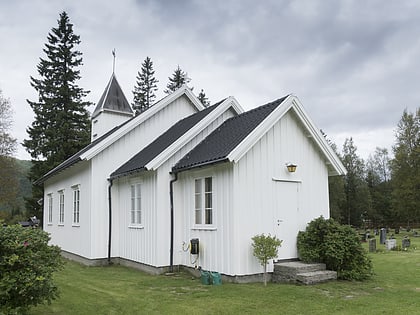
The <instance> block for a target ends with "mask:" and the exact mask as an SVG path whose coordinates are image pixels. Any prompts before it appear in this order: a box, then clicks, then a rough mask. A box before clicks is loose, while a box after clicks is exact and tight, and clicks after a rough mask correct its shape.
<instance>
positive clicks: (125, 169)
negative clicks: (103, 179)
mask: <svg viewBox="0 0 420 315" xmlns="http://www.w3.org/2000/svg"><path fill="white" fill-rule="evenodd" d="M223 101H224V100H222V101H220V102H218V103H216V104H214V105H212V106H209V107H207V108H206V109H203V110H202V111H199V112H197V113H195V114H192V115H190V116H188V117H186V118H184V119H182V120H180V121H178V122H177V123H176V124H175V125H173V126H172V127H171V128H169V129H168V130H167V131H166V132H164V133H163V134H162V135H160V136H159V137H158V138H157V139H156V140H155V141H153V142H152V143H150V144H149V145H148V146H146V147H145V148H144V149H143V150H141V151H140V152H139V153H137V154H136V155H135V156H133V157H132V158H131V159H130V160H129V161H127V162H126V163H125V164H123V165H122V166H121V167H119V168H118V169H117V170H116V171H114V172H113V173H112V174H111V178H117V177H122V176H126V175H129V174H132V173H134V172H139V171H144V170H146V164H147V163H149V162H150V161H151V160H153V159H154V158H155V157H157V156H158V155H159V154H160V153H162V152H163V151H164V150H165V149H166V148H167V147H169V146H170V145H171V144H172V143H174V142H175V141H176V140H178V139H179V138H180V137H181V136H182V135H184V134H185V133H186V132H187V131H188V130H190V129H191V128H192V127H194V126H195V125H196V124H197V123H198V122H200V121H201V120H202V119H203V118H204V117H206V116H207V115H208V114H209V113H211V112H212V111H213V110H214V109H215V108H216V107H217V106H219V105H220V104H221V103H223Z"/></svg>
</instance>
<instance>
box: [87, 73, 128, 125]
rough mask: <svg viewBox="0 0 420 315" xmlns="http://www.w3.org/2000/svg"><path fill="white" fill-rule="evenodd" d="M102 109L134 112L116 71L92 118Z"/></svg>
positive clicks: (124, 112) (125, 112) (126, 112)
mask: <svg viewBox="0 0 420 315" xmlns="http://www.w3.org/2000/svg"><path fill="white" fill-rule="evenodd" d="M102 110H111V111H114V112H120V113H123V114H129V115H132V114H133V110H132V109H131V106H130V104H129V103H128V101H127V99H126V98H125V95H124V93H123V91H122V89H121V87H120V84H119V83H118V81H117V78H116V76H115V74H114V73H113V74H112V76H111V79H110V80H109V83H108V85H107V86H106V88H105V91H104V92H103V93H102V96H101V98H100V99H99V102H98V104H97V105H96V107H95V110H94V111H93V114H92V118H95V117H96V116H98V115H99V113H100V112H101V111H102Z"/></svg>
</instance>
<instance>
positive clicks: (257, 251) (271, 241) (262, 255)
mask: <svg viewBox="0 0 420 315" xmlns="http://www.w3.org/2000/svg"><path fill="white" fill-rule="evenodd" d="M252 242H253V243H252V247H253V248H254V252H253V254H254V256H255V257H256V258H257V259H258V260H259V261H260V263H261V265H262V266H263V267H264V285H267V263H268V261H269V260H270V259H273V258H275V257H277V255H278V248H279V247H280V246H281V243H282V242H283V241H282V240H279V239H278V238H277V237H276V236H271V235H270V234H268V235H267V236H266V235H264V233H263V234H260V235H255V236H254V237H253V238H252Z"/></svg>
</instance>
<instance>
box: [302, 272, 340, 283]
mask: <svg viewBox="0 0 420 315" xmlns="http://www.w3.org/2000/svg"><path fill="white" fill-rule="evenodd" d="M330 280H337V272H335V271H331V270H320V271H313V272H305V273H298V274H297V275H296V282H297V283H302V284H316V283H321V282H326V281H330Z"/></svg>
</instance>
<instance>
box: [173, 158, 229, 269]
mask: <svg viewBox="0 0 420 315" xmlns="http://www.w3.org/2000/svg"><path fill="white" fill-rule="evenodd" d="M208 176H211V177H212V178H213V205H214V206H213V211H214V213H213V220H214V221H213V222H214V224H213V226H212V227H211V228H210V229H201V228H195V226H194V203H193V200H194V180H195V179H196V178H201V177H208ZM178 181H179V183H178V184H177V189H176V192H177V196H179V198H177V202H176V208H177V209H178V210H177V214H178V219H177V224H180V227H179V230H180V231H179V233H177V236H178V237H177V239H176V246H175V248H176V252H177V254H178V255H177V257H178V259H179V260H178V261H179V263H180V264H182V265H186V266H190V267H198V266H201V267H202V268H203V269H205V270H212V271H218V272H222V273H224V274H232V272H233V266H232V261H233V257H234V256H233V255H232V248H233V246H234V244H233V243H232V242H231V240H232V238H233V236H232V232H233V230H232V229H230V225H229V223H230V222H231V221H232V213H233V211H232V202H231V201H232V199H231V198H229V195H230V192H231V191H232V165H231V164H230V163H229V164H222V165H219V166H217V167H213V168H211V167H210V168H206V169H203V170H199V171H194V172H186V173H181V174H180V178H179V180H178ZM192 238H198V239H199V241H200V254H199V256H198V260H197V262H196V263H195V264H192V259H193V258H195V257H194V256H192V255H190V253H189V251H183V248H182V247H183V246H182V245H183V244H186V245H188V244H189V241H190V240H191V239H192ZM186 245H185V246H184V249H186Z"/></svg>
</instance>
